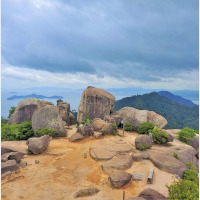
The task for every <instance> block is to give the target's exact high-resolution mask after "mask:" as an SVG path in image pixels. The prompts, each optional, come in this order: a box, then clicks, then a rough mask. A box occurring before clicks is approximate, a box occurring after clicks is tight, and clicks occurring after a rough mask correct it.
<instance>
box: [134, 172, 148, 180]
mask: <svg viewBox="0 0 200 200" xmlns="http://www.w3.org/2000/svg"><path fill="white" fill-rule="evenodd" d="M132 178H133V180H137V181H143V180H144V178H145V174H144V173H143V172H134V173H133V177H132Z"/></svg>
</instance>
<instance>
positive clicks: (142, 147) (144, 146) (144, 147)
mask: <svg viewBox="0 0 200 200" xmlns="http://www.w3.org/2000/svg"><path fill="white" fill-rule="evenodd" d="M146 149H148V147H147V145H146V144H143V145H142V146H141V147H140V150H142V151H144V150H146Z"/></svg>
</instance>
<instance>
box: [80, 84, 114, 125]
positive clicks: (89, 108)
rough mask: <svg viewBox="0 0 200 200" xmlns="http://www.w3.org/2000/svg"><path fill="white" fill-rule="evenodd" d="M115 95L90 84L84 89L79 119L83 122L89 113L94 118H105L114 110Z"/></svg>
mask: <svg viewBox="0 0 200 200" xmlns="http://www.w3.org/2000/svg"><path fill="white" fill-rule="evenodd" d="M114 105H115V97H114V96H113V95H112V94H110V93H108V92H106V91H104V90H102V89H100V88H95V87H91V86H89V87H88V88H87V89H86V90H84V91H83V93H82V97H81V101H80V105H79V108H78V117H77V121H78V122H81V121H82V120H83V119H84V118H85V117H86V116H87V115H90V116H91V117H92V118H100V119H104V117H105V116H106V115H110V114H111V113H112V112H113V110H114Z"/></svg>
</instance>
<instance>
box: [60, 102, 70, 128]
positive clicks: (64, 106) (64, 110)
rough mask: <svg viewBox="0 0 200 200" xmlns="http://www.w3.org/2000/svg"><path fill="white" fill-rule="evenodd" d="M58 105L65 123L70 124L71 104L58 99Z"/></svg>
mask: <svg viewBox="0 0 200 200" xmlns="http://www.w3.org/2000/svg"><path fill="white" fill-rule="evenodd" d="M57 107H58V109H59V112H60V116H61V118H62V120H63V121H64V125H69V114H70V104H68V103H66V102H61V101H57Z"/></svg>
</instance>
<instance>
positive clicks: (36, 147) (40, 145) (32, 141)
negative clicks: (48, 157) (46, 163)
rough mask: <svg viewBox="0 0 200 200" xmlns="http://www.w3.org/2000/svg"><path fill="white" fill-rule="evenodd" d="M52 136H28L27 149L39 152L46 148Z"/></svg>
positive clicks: (34, 152)
mask: <svg viewBox="0 0 200 200" xmlns="http://www.w3.org/2000/svg"><path fill="white" fill-rule="evenodd" d="M51 139H52V137H51V136H49V135H44V136H42V137H39V138H29V139H28V140H27V145H28V151H31V152H32V153H33V154H35V155H36V154H40V153H42V152H43V151H45V150H46V149H47V147H48V146H49V143H50V141H51Z"/></svg>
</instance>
